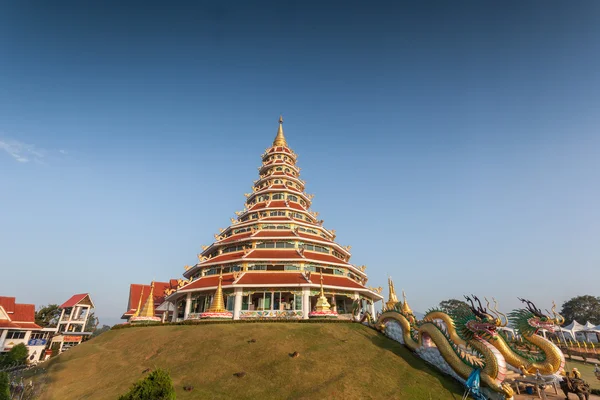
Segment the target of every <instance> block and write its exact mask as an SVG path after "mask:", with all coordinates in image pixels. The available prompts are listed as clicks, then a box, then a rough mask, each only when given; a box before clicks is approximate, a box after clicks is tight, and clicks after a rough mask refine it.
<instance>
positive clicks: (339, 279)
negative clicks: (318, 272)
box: [311, 274, 365, 289]
mask: <svg viewBox="0 0 600 400" xmlns="http://www.w3.org/2000/svg"><path fill="white" fill-rule="evenodd" d="M318 279H320V277H315V274H312V275H311V281H312V282H313V283H320V281H319V280H318ZM323 285H324V286H341V287H351V288H356V289H365V287H364V286H362V285H361V284H359V283H357V282H356V281H354V280H352V279H350V278H347V277H345V276H331V275H323Z"/></svg>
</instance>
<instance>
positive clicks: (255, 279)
mask: <svg viewBox="0 0 600 400" xmlns="http://www.w3.org/2000/svg"><path fill="white" fill-rule="evenodd" d="M313 275H315V274H310V275H307V274H304V273H301V272H291V271H290V272H242V273H240V272H238V273H230V274H223V280H222V282H221V286H222V287H223V289H231V288H235V287H248V288H257V287H270V288H273V289H276V288H278V287H288V288H293V287H296V288H301V287H310V288H319V287H320V281H319V282H317V280H314V279H312V276H313ZM218 284H219V275H210V276H204V277H202V278H198V279H196V280H195V281H193V282H191V283H188V284H187V285H185V286H183V287H181V288H179V289H178V290H177V291H176V292H174V293H172V294H171V295H169V296H167V297H166V299H167V300H170V299H172V298H175V297H178V295H181V294H182V293H187V292H195V291H205V290H206V291H210V290H215V289H216V288H217V286H218ZM323 287H324V288H325V289H330V290H331V289H333V290H340V291H343V290H348V291H357V292H362V293H369V294H370V295H371V297H374V298H376V299H383V297H382V296H381V295H380V294H379V293H376V292H374V291H372V290H371V289H370V288H367V287H365V286H363V285H361V284H360V283H358V282H356V281H354V280H352V279H350V278H348V277H345V276H333V275H323Z"/></svg>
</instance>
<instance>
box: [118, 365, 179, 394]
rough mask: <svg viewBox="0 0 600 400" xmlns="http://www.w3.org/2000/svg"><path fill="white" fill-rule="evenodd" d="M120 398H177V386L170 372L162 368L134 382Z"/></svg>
mask: <svg viewBox="0 0 600 400" xmlns="http://www.w3.org/2000/svg"><path fill="white" fill-rule="evenodd" d="M119 400H175V388H174V387H173V381H172V380H171V377H170V376H169V373H168V372H166V371H165V370H162V369H157V370H154V371H152V372H151V373H150V374H149V375H148V376H147V377H145V378H144V379H142V380H140V381H138V382H136V383H134V384H133V387H132V388H131V389H130V390H129V392H128V393H127V394H124V395H123V396H121V397H119Z"/></svg>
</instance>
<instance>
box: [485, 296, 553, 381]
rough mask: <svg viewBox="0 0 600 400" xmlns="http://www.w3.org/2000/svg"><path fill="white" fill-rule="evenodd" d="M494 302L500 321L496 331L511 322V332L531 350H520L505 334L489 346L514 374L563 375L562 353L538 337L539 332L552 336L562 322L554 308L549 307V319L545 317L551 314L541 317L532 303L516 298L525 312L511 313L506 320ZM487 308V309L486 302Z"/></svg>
mask: <svg viewBox="0 0 600 400" xmlns="http://www.w3.org/2000/svg"><path fill="white" fill-rule="evenodd" d="M493 300H494V309H495V313H496V315H497V319H498V320H499V321H500V320H501V321H502V322H500V323H499V324H498V327H504V326H506V325H507V324H508V322H509V321H510V323H511V325H512V326H513V328H515V329H517V330H518V331H519V334H520V335H521V337H522V338H523V339H524V340H525V341H526V342H527V343H528V344H529V345H530V346H531V347H532V349H531V350H529V351H525V350H524V349H523V348H521V349H519V348H518V347H517V346H516V344H514V343H512V342H511V341H509V340H508V337H507V336H506V335H505V334H504V333H500V334H499V335H497V336H496V337H495V338H494V340H491V341H490V343H491V344H492V345H493V346H494V347H495V348H496V349H498V351H500V353H501V354H502V356H503V357H504V359H505V360H506V362H507V363H508V364H509V365H510V366H512V367H513V368H514V369H515V370H518V369H521V368H524V370H525V371H526V372H528V373H530V374H533V373H535V372H536V371H539V372H540V373H541V374H543V375H555V374H560V373H562V372H563V371H564V367H565V357H564V355H563V353H562V352H561V351H560V349H559V348H558V347H557V346H556V345H555V344H554V343H552V342H551V341H549V340H547V339H545V338H543V337H542V336H540V335H538V331H539V330H540V329H545V330H547V331H549V332H554V331H555V330H556V327H557V326H560V325H562V324H563V323H564V322H565V320H564V318H563V317H562V316H561V315H560V314H557V313H556V304H554V303H553V304H552V315H553V317H550V316H549V315H548V314H550V312H548V311H547V313H548V314H544V313H543V312H542V310H540V309H539V308H537V307H536V306H535V304H533V303H532V302H531V301H529V300H525V299H521V298H519V300H520V301H521V302H523V303H524V304H526V306H527V308H522V309H517V310H514V311H512V312H511V313H509V314H508V318H507V317H506V315H504V314H502V313H500V312H499V311H498V309H497V303H496V300H495V299H493ZM486 301H487V299H486ZM487 304H488V308H489V301H488V303H487ZM501 316H502V317H503V318H501ZM501 332H502V331H501Z"/></svg>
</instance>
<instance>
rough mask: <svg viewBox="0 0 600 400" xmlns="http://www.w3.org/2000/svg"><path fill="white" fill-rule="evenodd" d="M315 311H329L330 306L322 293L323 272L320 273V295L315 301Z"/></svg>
mask: <svg viewBox="0 0 600 400" xmlns="http://www.w3.org/2000/svg"><path fill="white" fill-rule="evenodd" d="M316 308H317V311H329V309H330V305H329V302H328V301H327V298H326V297H325V292H324V291H323V271H321V295H320V296H319V299H318V300H317V307H316Z"/></svg>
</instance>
